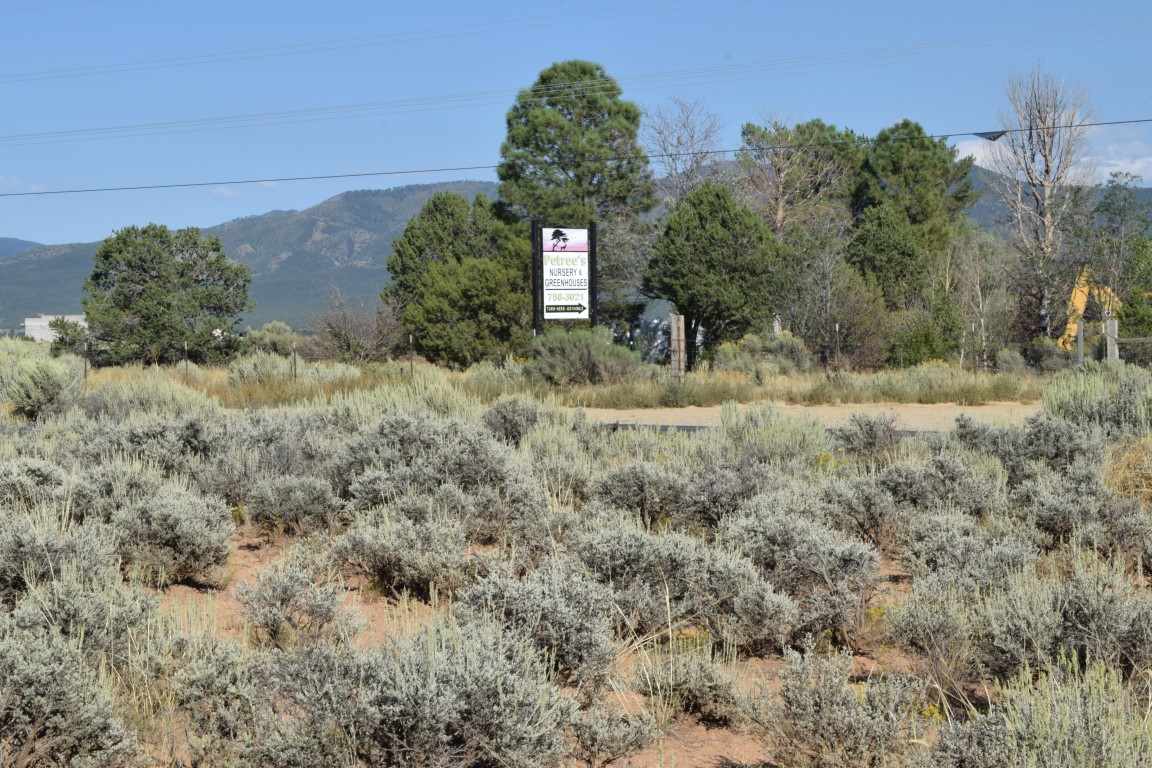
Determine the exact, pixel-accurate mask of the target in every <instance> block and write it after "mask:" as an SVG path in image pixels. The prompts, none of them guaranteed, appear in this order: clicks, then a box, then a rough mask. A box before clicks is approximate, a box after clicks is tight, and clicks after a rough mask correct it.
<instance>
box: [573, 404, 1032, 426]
mask: <svg viewBox="0 0 1152 768" xmlns="http://www.w3.org/2000/svg"><path fill="white" fill-rule="evenodd" d="M774 405H775V406H776V407H777V408H779V409H780V410H781V411H782V412H784V413H788V414H793V415H796V416H806V417H808V418H812V419H816V420H817V421H819V422H820V423H821V424H823V425H824V426H826V427H839V426H843V425H844V424H846V423H847V422H848V419H849V417H851V416H852V414H854V413H864V414H868V415H870V416H874V415H878V414H893V415H895V416H896V425H897V427H899V428H900V429H911V430H923V431H929V432H938V431H946V430H950V429H952V427H953V426H955V424H956V417H957V416H960V415H961V414H964V415H968V416H971V417H972V418H973V419H975V420H976V421H979V422H983V423H986V424H995V425H997V426H1012V425H1017V424H1023V423H1024V420H1025V419H1026V418H1028V417H1029V416H1031V415H1032V414H1034V413H1036V412H1037V411H1039V410H1040V404H1039V403H987V404H986V405H958V404H956V403H937V404H932V405H921V404H919V403H843V404H839V405H796V404H791V403H774ZM738 407H739V408H747V407H749V406H747V405H739V406H738ZM583 411H584V413H585V415H587V417H588V419H589V421H593V422H596V423H601V424H642V425H648V426H686V427H714V426H716V425H718V424H719V423H720V406H718V405H714V406H707V407H703V408H700V407H695V406H691V407H688V408H627V409H625V408H584V409H583Z"/></svg>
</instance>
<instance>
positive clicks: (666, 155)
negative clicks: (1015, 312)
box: [0, 117, 1152, 198]
mask: <svg viewBox="0 0 1152 768" xmlns="http://www.w3.org/2000/svg"><path fill="white" fill-rule="evenodd" d="M1144 123H1152V117H1143V118H1133V119H1129V120H1106V121H1100V122H1092V123H1070V124H1066V125H1053V126H1045V127H1043V128H1042V130H1071V129H1083V128H1098V127H1107V126H1116V125H1138V124H1144ZM1030 130H1035V129H1032V128H1008V129H999V130H995V131H957V132H954V133H934V134H927V135H926V136H925V137H924V138H927V139H933V140H940V139H953V138H957V137H959V136H978V135H980V134H989V135H993V134H996V133H1000V132H1001V131H1002V132H1003V133H1022V132H1026V131H1030ZM892 138H893V140H912V139H914V138H918V137H901V136H894V137H892ZM875 141H876V138H875V137H864V136H854V137H852V138H847V139H838V140H830V141H817V142H808V143H805V144H799V145H791V144H776V145H767V146H765V145H758V146H755V147H753V148H752V149H755V150H756V151H759V152H766V151H789V152H794V151H805V150H808V149H814V148H816V147H829V146H839V145H843V144H850V143H853V142H875ZM744 149H746V148H745V147H737V148H735V149H709V150H699V151H692V152H649V153H640V154H638V155H631V156H628V157H610V158H606V161H607V162H613V161H619V160H630V159H634V158H635V157H645V158H647V159H648V160H660V159H671V158H676V157H705V156H711V155H726V154H734V153H737V152H740V151H741V150H744ZM498 167H499V163H486V164H478V165H458V166H447V167H437V168H410V169H403V170H388V171H360V172H352V173H328V174H321V175H314V176H278V177H268V178H258V179H225V180H220V181H188V182H174V183H166V184H136V185H130V186H116V187H77V188H74V189H49V190H38V191H31V192H0V198H12V197H47V196H50V195H80V194H91V193H97V192H142V191H147V190H165V189H191V188H195V187H226V186H239V185H245V184H272V183H280V182H285V183H287V182H296V181H332V180H336V179H360V178H368V177H374V176H376V177H383V176H414V175H423V174H436V173H464V172H470V171H490V170H493V169H495V168H498Z"/></svg>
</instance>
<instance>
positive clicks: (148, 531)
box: [112, 484, 236, 584]
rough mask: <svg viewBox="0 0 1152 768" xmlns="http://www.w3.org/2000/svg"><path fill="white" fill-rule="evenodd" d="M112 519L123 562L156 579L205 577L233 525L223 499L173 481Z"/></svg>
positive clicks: (223, 557)
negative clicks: (118, 539) (186, 487)
mask: <svg viewBox="0 0 1152 768" xmlns="http://www.w3.org/2000/svg"><path fill="white" fill-rule="evenodd" d="M112 524H113V526H114V527H115V528H116V531H117V533H118V534H119V537H120V554H121V557H122V558H123V560H124V562H125V563H128V564H130V565H132V566H134V567H136V568H139V569H140V570H141V571H143V572H144V573H146V574H147V575H148V576H149V578H150V579H152V580H154V581H155V582H156V583H158V584H173V583H177V582H182V581H194V580H200V579H205V578H207V577H209V576H210V575H211V574H212V572H213V570H214V569H216V568H218V567H219V566H222V565H224V563H225V562H226V561H227V559H228V551H229V540H230V539H231V537H232V534H233V533H234V532H235V530H236V526H235V524H234V523H233V522H232V514H231V512H230V511H229V510H228V507H227V505H225V504H224V502H223V501H221V500H220V499H218V498H214V497H211V496H204V495H201V494H199V493H196V492H195V491H190V490H187V489H185V488H183V487H181V486H179V485H172V484H170V485H166V486H164V487H163V488H161V489H160V490H159V491H158V492H157V493H156V494H155V495H153V496H151V497H149V498H146V499H143V500H141V501H137V502H135V503H133V504H130V505H129V506H127V507H124V508H123V509H121V510H119V511H117V512H116V513H115V514H114V515H113V517H112Z"/></svg>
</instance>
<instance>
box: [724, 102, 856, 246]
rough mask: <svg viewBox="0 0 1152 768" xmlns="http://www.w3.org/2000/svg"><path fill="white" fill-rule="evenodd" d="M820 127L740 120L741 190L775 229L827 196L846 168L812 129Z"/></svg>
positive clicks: (779, 230)
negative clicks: (742, 126)
mask: <svg viewBox="0 0 1152 768" xmlns="http://www.w3.org/2000/svg"><path fill="white" fill-rule="evenodd" d="M822 128H823V126H819V127H817V126H814V125H811V124H808V125H801V126H797V127H796V128H790V127H789V126H787V125H785V124H783V123H781V122H779V121H777V120H773V121H771V122H770V123H769V124H768V125H766V126H760V125H755V124H752V123H749V124H747V125H745V126H744V130H743V131H742V134H743V146H742V148H741V150H740V155H739V160H740V167H741V170H742V172H743V182H744V183H743V187H744V191H745V195H746V197H747V199H748V202H749V203H750V204H751V205H752V207H753V208H755V209H756V210H759V211H760V212H761V213H762V215H763V216H764V218H765V220H766V221H767V222H768V224H769V226H771V227H772V231H774V232H775V233H776V234H778V235H782V234H784V232H785V230H786V228H787V227H788V225H789V224H790V223H791V222H792V219H793V218H794V217H795V216H796V215H797V214H798V213H799V212H801V211H803V210H804V209H806V208H809V207H811V206H813V205H816V204H818V203H819V202H821V201H822V200H823V199H824V198H826V196H827V194H828V193H829V192H831V191H832V190H833V189H835V187H836V185H837V184H838V183H839V182H840V180H841V179H843V178H844V175H845V174H846V172H847V170H848V169H847V168H846V167H845V163H844V156H843V154H842V153H840V152H837V151H836V149H835V147H834V146H830V145H829V144H828V142H827V137H826V136H823V135H817V134H816V131H819V130H821V129H822ZM808 134H813V135H808Z"/></svg>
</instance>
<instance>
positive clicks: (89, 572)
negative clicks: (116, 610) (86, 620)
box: [0, 509, 119, 607]
mask: <svg viewBox="0 0 1152 768" xmlns="http://www.w3.org/2000/svg"><path fill="white" fill-rule="evenodd" d="M118 567H119V560H118V558H117V541H116V536H115V534H114V532H113V530H112V529H110V528H109V527H107V526H102V525H95V524H86V525H74V524H72V523H70V522H69V521H68V519H67V518H66V517H65V516H63V515H61V514H59V513H58V512H56V511H55V510H52V509H38V510H35V511H33V512H31V513H27V514H24V513H19V514H17V513H11V512H8V511H6V510H2V509H0V607H3V606H11V605H13V604H15V602H16V600H17V599H19V598H20V597H21V596H22V595H23V594H24V593H25V592H26V591H27V590H28V588H29V587H30V586H31V585H32V584H40V583H44V582H47V581H51V580H52V579H55V578H58V577H59V576H60V575H61V574H62V573H64V571H65V570H69V571H70V572H71V573H72V574H73V575H75V576H76V577H77V578H80V579H82V580H84V581H89V582H90V581H94V580H97V579H101V578H103V577H104V576H105V575H106V574H107V572H108V571H109V570H113V571H115V570H116V569H117V568H118Z"/></svg>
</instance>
